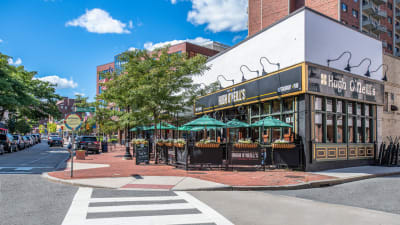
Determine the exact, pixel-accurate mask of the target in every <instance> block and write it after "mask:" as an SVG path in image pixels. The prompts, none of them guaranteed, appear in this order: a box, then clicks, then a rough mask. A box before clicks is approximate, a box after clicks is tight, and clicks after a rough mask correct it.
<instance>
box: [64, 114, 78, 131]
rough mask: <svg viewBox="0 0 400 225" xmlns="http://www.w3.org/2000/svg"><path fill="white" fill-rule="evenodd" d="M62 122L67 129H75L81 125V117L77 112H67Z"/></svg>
mask: <svg viewBox="0 0 400 225" xmlns="http://www.w3.org/2000/svg"><path fill="white" fill-rule="evenodd" d="M64 123H65V126H66V127H68V128H69V129H71V130H76V129H79V127H80V126H81V125H82V118H81V117H80V116H79V115H78V114H69V115H68V116H67V117H66V118H65V120H64Z"/></svg>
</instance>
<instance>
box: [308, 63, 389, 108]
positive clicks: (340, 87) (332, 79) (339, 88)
mask: <svg viewBox="0 0 400 225" xmlns="http://www.w3.org/2000/svg"><path fill="white" fill-rule="evenodd" d="M308 82H309V85H308V90H309V91H311V92H319V93H323V94H327V95H333V96H341V97H346V98H352V99H357V100H364V101H369V102H375V103H378V104H379V103H383V91H384V89H383V84H382V83H381V82H375V81H372V80H370V79H363V78H360V77H356V76H354V77H353V76H349V75H346V74H342V73H336V72H331V71H327V70H323V69H319V68H316V67H312V66H310V67H309V75H308Z"/></svg>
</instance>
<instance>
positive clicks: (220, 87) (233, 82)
mask: <svg viewBox="0 0 400 225" xmlns="http://www.w3.org/2000/svg"><path fill="white" fill-rule="evenodd" d="M220 77H222V78H224V80H226V81H232V85H234V84H235V81H234V80H233V79H232V80H228V79H226V77H225V76H224V75H218V76H217V80H218V82H219V89H222V85H221V82H220V81H219V78H220Z"/></svg>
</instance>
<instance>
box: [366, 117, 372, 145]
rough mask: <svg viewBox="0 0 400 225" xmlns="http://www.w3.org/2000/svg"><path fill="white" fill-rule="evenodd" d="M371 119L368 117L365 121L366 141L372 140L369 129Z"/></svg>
mask: <svg viewBox="0 0 400 225" xmlns="http://www.w3.org/2000/svg"><path fill="white" fill-rule="evenodd" d="M372 121H373V120H370V119H368V120H366V121H365V142H367V143H371V142H373V141H372V140H371V129H370V127H372V124H371V123H372Z"/></svg>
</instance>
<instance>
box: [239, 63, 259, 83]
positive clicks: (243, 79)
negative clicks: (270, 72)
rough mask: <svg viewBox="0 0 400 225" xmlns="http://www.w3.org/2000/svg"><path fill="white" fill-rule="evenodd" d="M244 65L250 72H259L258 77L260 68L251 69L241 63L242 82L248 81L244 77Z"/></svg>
mask: <svg viewBox="0 0 400 225" xmlns="http://www.w3.org/2000/svg"><path fill="white" fill-rule="evenodd" d="M243 67H245V68H246V69H247V70H248V71H250V72H254V73H257V77H258V74H259V72H258V70H251V69H250V68H249V67H248V66H246V65H241V66H240V72H242V82H243V81H246V78H245V77H244V73H243V70H242V68H243Z"/></svg>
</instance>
